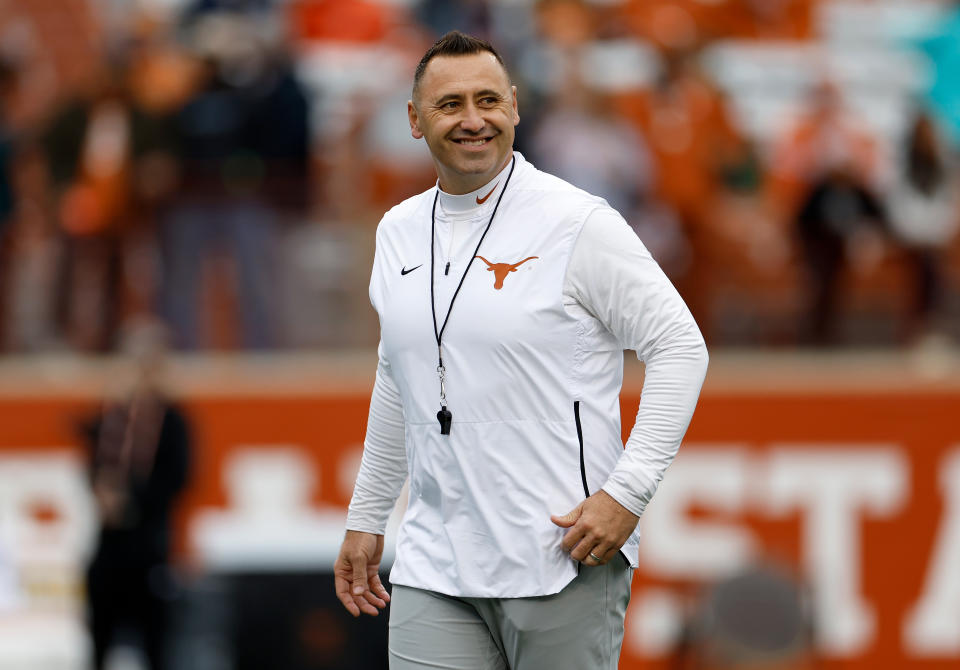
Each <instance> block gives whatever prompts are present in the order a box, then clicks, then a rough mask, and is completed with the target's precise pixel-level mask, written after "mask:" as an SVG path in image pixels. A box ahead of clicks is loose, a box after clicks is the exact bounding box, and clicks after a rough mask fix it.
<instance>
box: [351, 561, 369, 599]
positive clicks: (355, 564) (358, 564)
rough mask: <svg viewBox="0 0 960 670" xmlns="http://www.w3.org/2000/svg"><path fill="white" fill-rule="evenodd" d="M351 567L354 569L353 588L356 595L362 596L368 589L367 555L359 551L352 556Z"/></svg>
mask: <svg viewBox="0 0 960 670" xmlns="http://www.w3.org/2000/svg"><path fill="white" fill-rule="evenodd" d="M350 567H351V569H352V570H353V590H352V593H353V595H355V596H362V595H363V593H364V592H365V591H366V590H367V557H366V556H364V555H363V554H362V553H357V554H355V555H353V556H351V557H350Z"/></svg>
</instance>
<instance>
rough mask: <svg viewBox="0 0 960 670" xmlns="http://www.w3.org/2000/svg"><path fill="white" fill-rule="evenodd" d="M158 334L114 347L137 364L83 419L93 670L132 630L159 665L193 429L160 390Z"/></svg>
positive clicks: (152, 663)
mask: <svg viewBox="0 0 960 670" xmlns="http://www.w3.org/2000/svg"><path fill="white" fill-rule="evenodd" d="M165 339H166V335H165V333H164V332H163V329H162V328H160V327H159V326H156V325H153V324H148V325H143V326H138V327H137V328H135V329H133V330H131V332H130V333H129V334H128V335H126V336H125V339H124V342H123V343H122V350H123V351H124V353H126V354H127V355H128V356H129V358H130V362H131V363H132V364H133V367H135V368H136V373H135V374H136V378H135V384H134V386H133V388H132V389H131V392H130V393H129V395H128V396H126V397H125V398H124V399H118V401H110V402H107V403H106V404H105V405H104V408H103V411H102V412H101V413H100V414H99V415H98V416H97V417H95V418H94V419H93V420H92V421H90V422H89V423H87V424H86V425H84V426H83V431H84V437H85V438H86V441H87V443H88V446H89V449H90V463H89V465H90V484H91V487H92V490H93V499H94V501H95V503H96V506H97V513H98V517H99V520H100V532H99V536H98V539H97V546H96V551H95V552H94V555H93V557H92V560H91V562H90V565H89V567H88V570H87V596H88V602H89V621H88V623H89V627H90V636H91V639H92V642H93V645H92V646H93V648H92V650H91V651H92V652H93V659H92V660H93V663H92V665H91V667H92V668H94V669H95V670H101V669H102V668H105V667H107V658H108V652H109V651H110V649H111V648H113V646H114V645H115V644H117V643H118V642H121V641H122V640H121V639H119V638H118V635H119V634H122V633H127V634H129V633H131V632H132V633H134V634H135V635H137V636H138V637H139V641H140V644H141V646H142V648H143V652H144V655H145V656H146V659H147V661H148V664H149V667H150V670H164V669H165V668H166V667H167V657H168V654H167V647H168V645H169V634H168V633H169V630H170V626H169V623H170V621H169V615H170V612H169V606H170V601H171V600H172V598H173V596H174V594H175V588H174V582H173V575H172V572H171V569H170V542H171V532H172V529H171V515H172V513H173V510H174V508H175V506H176V503H177V500H178V499H179V498H180V496H181V494H182V492H183V489H184V487H185V486H186V483H187V477H188V473H189V468H190V450H191V433H190V427H189V423H188V421H187V418H186V417H185V416H184V414H183V412H182V411H181V410H180V409H178V408H177V406H176V405H175V404H173V403H172V402H171V401H170V400H169V399H168V398H167V397H166V394H165V393H164V392H163V389H162V384H161V377H160V375H161V371H162V366H163V363H164V350H165Z"/></svg>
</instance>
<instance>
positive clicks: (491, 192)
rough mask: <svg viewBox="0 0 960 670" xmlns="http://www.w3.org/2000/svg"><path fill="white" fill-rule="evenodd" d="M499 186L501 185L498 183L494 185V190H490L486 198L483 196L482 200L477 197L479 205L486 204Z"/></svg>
mask: <svg viewBox="0 0 960 670" xmlns="http://www.w3.org/2000/svg"><path fill="white" fill-rule="evenodd" d="M499 185H500V182H497V183H496V184H494V185H493V188H491V189H490V192H489V193H487V194H486V195H485V196H483V197H482V198H481V197H480V196H479V195H478V196H477V204H478V205H482V204H483V203H485V202H486V201H487V198H489V197H490V196H491V195H493V192H494V191H496V190H497V186H499Z"/></svg>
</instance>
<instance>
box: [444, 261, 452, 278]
mask: <svg viewBox="0 0 960 670" xmlns="http://www.w3.org/2000/svg"><path fill="white" fill-rule="evenodd" d="M443 274H445V275H448V274H450V261H447V269H446V270H444V271H443Z"/></svg>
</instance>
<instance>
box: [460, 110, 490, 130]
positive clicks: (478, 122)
mask: <svg viewBox="0 0 960 670" xmlns="http://www.w3.org/2000/svg"><path fill="white" fill-rule="evenodd" d="M484 123H485V121H484V120H483V117H482V116H481V115H480V110H479V109H477V108H476V107H475V106H474V105H466V106H465V107H464V108H463V117H462V118H461V119H460V127H461V128H463V129H464V130H469V131H470V132H473V133H475V132H478V131H480V130H482V129H483V126H484Z"/></svg>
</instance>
